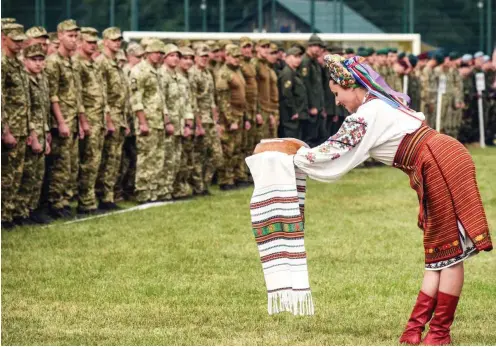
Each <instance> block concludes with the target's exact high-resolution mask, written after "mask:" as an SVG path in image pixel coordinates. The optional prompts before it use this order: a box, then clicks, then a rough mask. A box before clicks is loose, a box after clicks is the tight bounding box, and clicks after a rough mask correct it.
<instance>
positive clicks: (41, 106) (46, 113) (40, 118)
mask: <svg viewBox="0 0 496 347" xmlns="http://www.w3.org/2000/svg"><path fill="white" fill-rule="evenodd" d="M47 83H48V82H47V80H46V78H45V77H44V76H43V74H42V73H41V74H39V75H37V76H35V75H31V74H30V75H29V92H30V95H31V124H32V126H33V130H34V131H35V132H36V135H37V136H38V140H39V141H40V143H42V144H43V143H44V141H45V133H46V132H48V131H49V130H50V128H49V127H48V119H49V117H50V99H49V97H48V85H47Z"/></svg>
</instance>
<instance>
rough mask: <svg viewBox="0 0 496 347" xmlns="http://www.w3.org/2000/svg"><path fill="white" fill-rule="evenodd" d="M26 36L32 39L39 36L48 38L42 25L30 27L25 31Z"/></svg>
mask: <svg viewBox="0 0 496 347" xmlns="http://www.w3.org/2000/svg"><path fill="white" fill-rule="evenodd" d="M26 36H27V37H29V38H32V39H37V38H39V37H46V38H48V33H47V31H46V30H45V28H43V27H31V28H29V29H28V30H27V31H26Z"/></svg>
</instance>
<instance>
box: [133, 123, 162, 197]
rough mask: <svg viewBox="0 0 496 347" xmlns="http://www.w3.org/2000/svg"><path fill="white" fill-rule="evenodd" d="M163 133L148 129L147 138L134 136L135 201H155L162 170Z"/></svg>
mask: <svg viewBox="0 0 496 347" xmlns="http://www.w3.org/2000/svg"><path fill="white" fill-rule="evenodd" d="M164 146H165V133H164V130H163V129H150V133H149V134H148V136H142V135H136V200H137V201H138V202H146V201H152V200H153V201H155V200H157V193H158V189H159V182H160V180H161V177H162V171H163V168H164Z"/></svg>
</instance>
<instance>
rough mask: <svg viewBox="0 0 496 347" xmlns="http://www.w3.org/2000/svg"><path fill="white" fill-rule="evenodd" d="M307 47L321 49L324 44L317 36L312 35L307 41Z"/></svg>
mask: <svg viewBox="0 0 496 347" xmlns="http://www.w3.org/2000/svg"><path fill="white" fill-rule="evenodd" d="M307 46H309V47H310V46H320V47H322V48H324V47H325V44H324V41H322V39H321V38H320V37H319V35H317V34H312V36H310V39H309V40H308V44H307Z"/></svg>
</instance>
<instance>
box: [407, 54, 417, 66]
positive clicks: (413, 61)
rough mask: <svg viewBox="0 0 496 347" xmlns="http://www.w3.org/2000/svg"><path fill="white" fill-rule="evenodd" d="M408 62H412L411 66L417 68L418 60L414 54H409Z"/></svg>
mask: <svg viewBox="0 0 496 347" xmlns="http://www.w3.org/2000/svg"><path fill="white" fill-rule="evenodd" d="M408 60H409V61H410V65H412V67H415V66H417V63H418V58H417V57H416V56H415V55H414V54H409V55H408Z"/></svg>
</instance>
